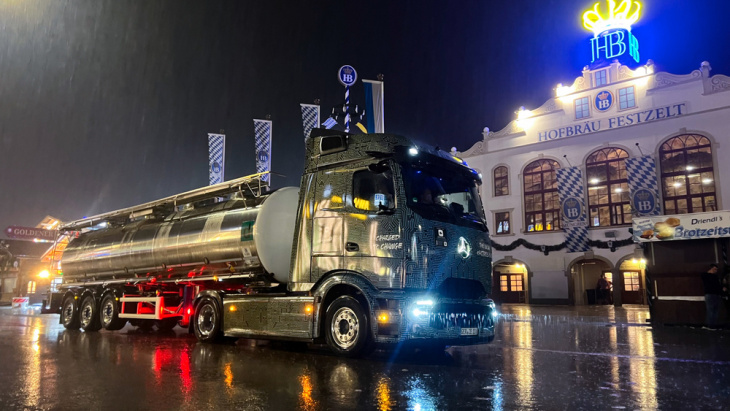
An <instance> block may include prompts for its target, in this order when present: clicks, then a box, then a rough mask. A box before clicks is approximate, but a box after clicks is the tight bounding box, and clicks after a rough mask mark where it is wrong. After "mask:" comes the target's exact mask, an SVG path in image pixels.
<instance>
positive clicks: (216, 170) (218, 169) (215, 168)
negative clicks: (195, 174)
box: [213, 161, 221, 174]
mask: <svg viewBox="0 0 730 411" xmlns="http://www.w3.org/2000/svg"><path fill="white" fill-rule="evenodd" d="M213 172H214V173H216V174H218V173H220V172H221V165H220V164H218V162H217V161H216V162H214V163H213Z"/></svg>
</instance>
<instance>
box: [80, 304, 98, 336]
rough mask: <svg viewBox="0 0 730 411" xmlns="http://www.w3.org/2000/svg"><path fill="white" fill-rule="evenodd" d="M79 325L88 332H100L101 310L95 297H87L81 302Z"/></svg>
mask: <svg viewBox="0 0 730 411" xmlns="http://www.w3.org/2000/svg"><path fill="white" fill-rule="evenodd" d="M79 325H80V326H81V329H83V330H84V331H87V332H91V331H99V329H100V328H101V321H100V320H99V308H98V307H97V306H96V301H95V300H94V297H92V296H90V295H87V296H86V297H84V299H83V300H81V307H80V308H79Z"/></svg>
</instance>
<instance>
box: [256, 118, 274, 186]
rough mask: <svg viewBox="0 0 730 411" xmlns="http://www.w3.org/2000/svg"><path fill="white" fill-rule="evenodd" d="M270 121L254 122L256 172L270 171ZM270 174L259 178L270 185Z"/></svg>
mask: <svg viewBox="0 0 730 411" xmlns="http://www.w3.org/2000/svg"><path fill="white" fill-rule="evenodd" d="M271 126H272V124H271V121H270V120H254V121H253V128H254V132H255V134H256V172H257V173H263V172H265V171H271ZM270 176H271V175H270V174H266V175H265V176H263V177H262V178H261V180H262V181H266V182H268V183H269V184H271V178H270Z"/></svg>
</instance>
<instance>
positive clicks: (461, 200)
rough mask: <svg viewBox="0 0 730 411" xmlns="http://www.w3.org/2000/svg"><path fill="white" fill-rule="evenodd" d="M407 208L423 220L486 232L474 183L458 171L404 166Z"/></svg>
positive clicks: (462, 172) (474, 181) (471, 178)
mask: <svg viewBox="0 0 730 411" xmlns="http://www.w3.org/2000/svg"><path fill="white" fill-rule="evenodd" d="M403 176H404V182H405V188H406V196H407V198H408V206H409V207H411V208H412V209H413V210H414V211H415V212H417V213H418V214H420V215H422V216H423V217H425V218H428V219H432V220H439V221H444V222H448V223H452V224H459V225H463V226H471V227H475V228H478V229H481V230H485V229H486V227H487V226H486V223H485V220H484V210H483V209H482V202H481V199H480V198H479V192H478V191H477V184H476V180H474V178H473V177H472V176H470V175H469V174H468V173H466V172H464V171H462V170H458V171H457V172H454V170H450V169H446V168H439V167H433V166H429V167H427V168H425V167H424V168H422V167H419V166H418V165H415V164H404V165H403Z"/></svg>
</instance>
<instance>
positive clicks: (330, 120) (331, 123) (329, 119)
mask: <svg viewBox="0 0 730 411" xmlns="http://www.w3.org/2000/svg"><path fill="white" fill-rule="evenodd" d="M322 125H323V126H324V128H326V129H327V130H329V129H331V128H332V127H334V126H336V125H337V120H335V119H334V118H332V117H327V120H325V121H324V123H322Z"/></svg>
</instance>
